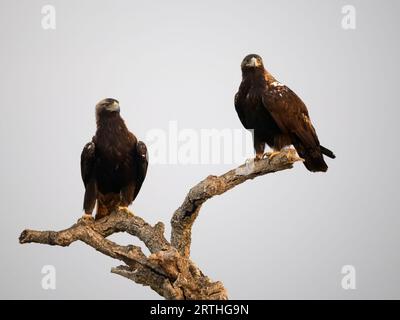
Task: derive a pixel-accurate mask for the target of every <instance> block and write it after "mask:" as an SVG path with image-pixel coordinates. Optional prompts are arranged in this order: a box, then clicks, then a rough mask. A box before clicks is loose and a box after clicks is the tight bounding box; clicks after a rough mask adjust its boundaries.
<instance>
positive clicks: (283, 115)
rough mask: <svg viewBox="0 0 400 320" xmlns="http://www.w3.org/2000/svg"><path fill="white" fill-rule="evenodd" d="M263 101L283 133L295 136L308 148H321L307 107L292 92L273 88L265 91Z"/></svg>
mask: <svg viewBox="0 0 400 320" xmlns="http://www.w3.org/2000/svg"><path fill="white" fill-rule="evenodd" d="M262 101H263V104H264V106H265V108H266V109H267V110H268V111H269V113H270V114H271V115H272V117H273V118H274V120H275V122H276V123H277V125H278V126H279V128H280V129H281V130H282V132H284V133H288V134H290V135H295V136H296V137H297V138H298V139H300V141H301V142H302V143H303V144H305V145H306V146H308V147H315V146H319V141H318V137H317V134H316V132H315V129H314V127H313V125H312V123H311V120H310V117H309V115H308V110H307V107H306V106H305V104H304V103H303V101H301V99H300V98H299V97H298V96H297V95H296V94H295V93H294V92H293V91H292V90H290V89H289V88H288V87H286V86H284V85H278V86H271V87H269V88H268V89H266V90H265V91H264V95H263V99H262Z"/></svg>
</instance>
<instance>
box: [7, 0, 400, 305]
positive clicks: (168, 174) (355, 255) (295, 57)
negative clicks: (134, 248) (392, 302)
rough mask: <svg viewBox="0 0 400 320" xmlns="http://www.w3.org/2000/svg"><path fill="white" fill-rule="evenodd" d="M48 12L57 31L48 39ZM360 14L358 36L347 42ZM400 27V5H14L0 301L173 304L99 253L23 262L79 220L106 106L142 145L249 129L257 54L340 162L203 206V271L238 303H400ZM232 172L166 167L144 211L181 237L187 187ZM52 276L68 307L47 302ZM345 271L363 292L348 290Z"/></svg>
mask: <svg viewBox="0 0 400 320" xmlns="http://www.w3.org/2000/svg"><path fill="white" fill-rule="evenodd" d="M45 4H51V5H54V6H55V8H56V18H57V29H56V30H47V31H46V30H43V29H42V27H41V19H42V14H41V8H42V6H43V5H45ZM346 4H352V5H354V6H355V8H356V10H357V11H356V13H357V27H356V29H355V30H344V29H342V27H341V20H342V17H343V15H342V13H341V10H342V6H343V5H346ZM399 15H400V2H399V1H397V0H392V1H388V0H386V1H351V2H350V3H349V2H345V1H334V0H332V1H320V0H307V1H306V0H301V1H254V0H250V1H249V0H246V1H244V0H243V1H227V0H226V1H208V0H207V1H173V0H170V1H115V0H113V1H99V0H91V1H89V0H86V1H77V0H68V1H66V0H65V1H54V0H53V1H39V0H38V1H33V0H18V1H15V0H1V1H0V40H1V42H0V43H1V44H0V46H1V50H0V70H1V71H0V85H1V89H0V92H1V96H0V99H1V116H0V124H1V126H0V139H1V140H0V141H1V168H0V179H1V180H0V187H1V201H0V212H1V219H2V222H1V227H0V228H1V232H0V248H1V253H0V254H1V263H0V265H1V267H0V268H1V269H0V297H1V298H37V299H49V298H51V299H62V298H66V299H72V298H74V299H89V298H94V299H100V298H101V299H103V298H104V299H105V298H107V299H157V298H159V296H158V295H157V294H156V293H154V292H153V291H151V290H150V289H149V288H144V287H142V286H140V285H137V284H135V283H133V282H130V281H128V280H127V279H125V278H122V277H119V276H117V275H113V274H111V273H110V268H111V267H113V266H116V265H118V264H119V262H118V261H114V260H112V259H111V258H108V257H105V256H103V255H101V254H99V253H98V252H96V251H95V250H93V249H92V248H90V247H88V246H86V245H83V244H81V243H74V244H73V245H71V247H69V248H60V247H50V246H43V245H34V244H32V245H24V246H21V245H19V244H18V236H19V234H20V232H21V231H22V230H23V229H25V228H31V229H53V230H57V229H62V228H65V227H68V226H70V225H71V224H72V223H73V222H74V221H76V219H77V218H78V217H79V216H80V215H81V214H82V210H81V203H82V197H83V192H84V190H83V184H82V182H81V178H80V168H79V157H80V152H81V150H82V147H83V145H84V144H85V143H86V142H87V141H89V140H90V139H91V137H92V135H93V134H94V130H95V120H94V106H95V104H96V103H97V102H98V101H99V100H100V99H102V98H104V97H114V98H117V99H118V100H119V101H120V103H121V110H122V111H121V112H122V116H123V117H124V119H125V120H126V122H127V124H128V126H129V128H130V129H131V130H132V131H133V132H134V133H135V134H136V135H137V136H138V137H139V138H141V139H145V137H146V132H148V130H150V129H153V128H160V129H167V127H168V123H169V121H171V120H177V121H178V124H179V127H180V128H194V129H201V128H210V129H212V128H216V129H222V128H241V124H240V122H239V119H238V118H237V115H236V113H235V110H234V107H233V96H234V94H235V92H236V91H237V88H238V86H239V83H240V80H241V73H240V63H241V60H242V59H243V57H244V56H245V55H246V54H248V53H258V54H260V55H261V56H262V57H263V58H264V62H265V65H266V67H267V68H268V69H269V71H270V72H271V73H272V74H274V75H275V76H276V78H277V79H279V80H280V81H281V82H283V83H285V84H287V85H288V86H289V87H291V88H292V89H293V90H294V91H295V92H297V94H298V95H299V96H300V97H302V99H303V100H304V101H305V103H306V104H307V106H308V108H309V111H310V114H311V117H312V120H313V122H314V124H315V127H316V129H317V131H318V134H319V137H320V140H321V142H322V143H323V144H324V145H326V146H327V147H329V148H331V149H332V150H334V151H335V153H336V155H337V159H336V160H328V164H329V166H330V168H329V171H328V173H326V174H311V173H309V172H308V171H306V169H305V168H304V166H303V165H301V164H297V165H296V166H295V168H294V169H293V170H288V171H285V172H280V173H277V174H273V175H268V176H265V177H262V178H258V179H256V180H254V181H251V182H247V183H245V184H243V185H240V186H239V187H237V188H235V189H233V190H232V191H230V192H228V193H226V194H224V195H222V196H220V197H217V198H214V199H212V200H210V201H209V202H207V203H206V204H205V205H204V207H203V209H202V212H201V214H200V217H199V218H198V220H197V222H196V224H195V226H194V228H193V245H192V259H193V260H194V261H195V262H196V263H197V264H198V266H199V267H200V268H201V269H202V270H203V271H204V273H206V274H207V275H208V276H210V277H211V278H212V279H214V280H221V281H223V283H224V284H225V287H226V288H227V290H228V292H229V295H230V297H231V298H234V299H278V298H286V299H298V298H301V299H310V298H320V299H331V298H333V299H339V298H340V299H354V298H389V299H392V298H400V288H399V285H400V275H399V270H400V257H399V240H400V235H399V226H400V217H399V214H400V212H399V207H400V206H399V191H398V190H399V186H398V182H399V169H400V164H399V156H400V153H399V146H398V137H399V133H400V129H399V120H398V118H399V116H400V113H399V110H398V109H399V102H398V101H399V100H398V74H399V71H400V70H399V63H398V57H399V56H400V46H399V44H400V43H399V42H400V40H399V39H400V37H399V35H398V31H399V28H400V20H399ZM249 156H251V155H249ZM244 160H245V159H243V161H244ZM230 168H232V165H230V166H229V165H154V166H152V167H150V169H149V173H148V176H147V179H146V181H145V184H144V186H143V188H142V190H141V192H140V194H139V196H138V198H137V200H136V201H135V203H134V204H133V210H134V211H135V212H136V213H137V214H139V215H141V216H143V217H144V218H145V219H146V220H147V221H149V222H150V223H152V224H154V223H156V222H157V221H159V220H161V221H164V222H165V223H166V224H167V225H168V224H169V220H170V218H171V215H172V213H173V211H174V210H175V209H176V208H177V207H178V206H179V205H180V203H181V201H182V200H183V198H184V196H185V194H186V192H187V191H188V190H189V188H190V187H191V186H193V185H194V184H195V183H197V182H198V181H200V180H201V179H203V178H204V177H205V176H207V175H209V174H221V173H223V172H224V171H226V170H228V169H230ZM169 231H170V229H169V228H167V235H168V233H169ZM112 239H114V240H118V241H119V242H121V243H125V244H127V243H133V244H138V243H139V242H138V241H137V240H136V239H133V238H132V237H128V236H123V235H120V236H114V237H112ZM47 264H50V265H54V266H55V268H56V271H57V289H56V290H43V289H42V287H41V279H42V276H43V275H42V274H41V268H42V267H43V265H47ZM347 264H350V265H353V266H354V267H355V268H356V272H357V273H356V276H357V278H356V285H357V289H356V290H343V289H342V287H341V279H342V276H343V275H342V274H341V268H342V266H343V265H347Z"/></svg>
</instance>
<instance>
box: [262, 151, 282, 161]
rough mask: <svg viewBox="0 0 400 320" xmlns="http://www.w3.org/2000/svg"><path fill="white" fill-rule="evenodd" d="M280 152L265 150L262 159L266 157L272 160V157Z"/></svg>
mask: <svg viewBox="0 0 400 320" xmlns="http://www.w3.org/2000/svg"><path fill="white" fill-rule="evenodd" d="M280 153H281V152H280V151H272V152H266V153H264V154H263V159H266V158H268V159H269V160H272V159H273V158H274V157H276V156H277V155H278V154H280Z"/></svg>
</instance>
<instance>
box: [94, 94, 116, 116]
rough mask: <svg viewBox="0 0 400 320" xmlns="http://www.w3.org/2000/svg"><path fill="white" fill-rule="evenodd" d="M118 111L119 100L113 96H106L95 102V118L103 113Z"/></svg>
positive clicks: (109, 113)
mask: <svg viewBox="0 0 400 320" xmlns="http://www.w3.org/2000/svg"><path fill="white" fill-rule="evenodd" d="M115 113H119V102H118V100H115V99H113V98H106V99H103V100H101V101H100V102H99V103H98V104H96V118H97V119H98V118H99V117H100V116H103V115H112V114H115Z"/></svg>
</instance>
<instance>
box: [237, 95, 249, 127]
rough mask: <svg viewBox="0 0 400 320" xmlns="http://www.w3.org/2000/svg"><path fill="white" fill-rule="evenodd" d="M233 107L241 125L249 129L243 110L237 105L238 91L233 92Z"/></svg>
mask: <svg viewBox="0 0 400 320" xmlns="http://www.w3.org/2000/svg"><path fill="white" fill-rule="evenodd" d="M239 90H240V89H239ZM235 109H236V112H237V114H238V117H239V119H240V122H241V123H242V125H243V127H245V128H246V129H249V128H248V127H247V124H246V117H245V116H244V113H243V110H242V109H241V106H240V105H239V92H238V93H236V94H235Z"/></svg>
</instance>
